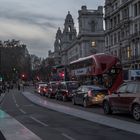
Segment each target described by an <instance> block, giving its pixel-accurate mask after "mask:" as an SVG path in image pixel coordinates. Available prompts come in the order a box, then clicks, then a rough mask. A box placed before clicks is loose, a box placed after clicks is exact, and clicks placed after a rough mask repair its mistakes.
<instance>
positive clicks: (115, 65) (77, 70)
mask: <svg viewBox="0 0 140 140" xmlns="http://www.w3.org/2000/svg"><path fill="white" fill-rule="evenodd" d="M69 68H70V78H71V79H74V80H78V81H81V82H82V84H83V83H84V84H85V83H86V82H87V83H88V82H89V81H90V82H91V83H93V84H99V85H103V86H105V87H106V88H108V90H109V91H110V93H111V92H113V91H115V90H116V89H117V88H118V87H119V86H120V84H122V82H123V70H122V65H121V63H120V60H119V59H118V58H117V57H116V56H113V55H109V54H105V53H99V54H94V55H91V56H88V57H84V58H80V59H78V60H76V61H73V62H71V63H70V66H69Z"/></svg>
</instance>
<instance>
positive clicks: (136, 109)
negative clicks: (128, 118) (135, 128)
mask: <svg viewBox="0 0 140 140" xmlns="http://www.w3.org/2000/svg"><path fill="white" fill-rule="evenodd" d="M132 115H133V117H134V119H135V120H137V121H138V120H140V106H139V105H134V106H133V109H132Z"/></svg>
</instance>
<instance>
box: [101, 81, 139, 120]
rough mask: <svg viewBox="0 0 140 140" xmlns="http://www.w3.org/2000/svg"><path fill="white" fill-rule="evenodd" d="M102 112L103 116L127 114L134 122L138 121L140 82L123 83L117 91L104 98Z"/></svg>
mask: <svg viewBox="0 0 140 140" xmlns="http://www.w3.org/2000/svg"><path fill="white" fill-rule="evenodd" d="M103 110H104V113H105V114H111V113H113V111H121V112H128V113H130V114H132V116H133V117H134V119H135V120H140V81H128V82H125V83H123V84H122V85H121V86H120V87H119V88H118V89H117V91H115V92H114V93H112V94H111V95H107V96H105V98H104V100H103Z"/></svg>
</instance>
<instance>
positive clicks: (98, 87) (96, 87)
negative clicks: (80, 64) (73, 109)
mask: <svg viewBox="0 0 140 140" xmlns="http://www.w3.org/2000/svg"><path fill="white" fill-rule="evenodd" d="M81 87H87V88H93V89H96V90H98V89H104V90H107V88H105V87H103V86H97V85H81Z"/></svg>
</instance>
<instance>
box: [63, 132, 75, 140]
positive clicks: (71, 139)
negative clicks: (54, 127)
mask: <svg viewBox="0 0 140 140" xmlns="http://www.w3.org/2000/svg"><path fill="white" fill-rule="evenodd" d="M62 136H64V137H66V138H67V139H69V140H75V139H74V138H72V137H70V136H69V135H67V134H65V133H62Z"/></svg>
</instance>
